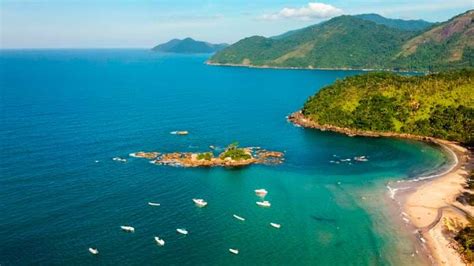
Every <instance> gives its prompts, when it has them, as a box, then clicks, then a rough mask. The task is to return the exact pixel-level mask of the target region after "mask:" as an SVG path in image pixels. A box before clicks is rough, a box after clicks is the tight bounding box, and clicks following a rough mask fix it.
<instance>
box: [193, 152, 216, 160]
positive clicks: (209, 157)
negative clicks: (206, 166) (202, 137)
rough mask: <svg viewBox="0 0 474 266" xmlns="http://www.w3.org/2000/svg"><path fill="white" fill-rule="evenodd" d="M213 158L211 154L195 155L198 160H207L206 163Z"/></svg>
mask: <svg viewBox="0 0 474 266" xmlns="http://www.w3.org/2000/svg"><path fill="white" fill-rule="evenodd" d="M213 157H214V155H213V154H212V153H211V152H204V153H199V154H198V155H197V159H198V160H207V161H210V160H211V159H212V158H213Z"/></svg>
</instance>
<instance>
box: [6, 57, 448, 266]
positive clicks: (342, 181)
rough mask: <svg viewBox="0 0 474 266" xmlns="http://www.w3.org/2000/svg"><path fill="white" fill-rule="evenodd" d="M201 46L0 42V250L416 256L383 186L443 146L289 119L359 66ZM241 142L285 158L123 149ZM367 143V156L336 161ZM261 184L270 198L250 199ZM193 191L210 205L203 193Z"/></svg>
mask: <svg viewBox="0 0 474 266" xmlns="http://www.w3.org/2000/svg"><path fill="white" fill-rule="evenodd" d="M208 56H209V55H186V56H182V55H163V54H157V53H153V52H150V51H147V50H2V51H0V145H1V151H2V152H1V155H0V156H1V157H0V265H21V264H48V265H50V264H55V265H57V264H62V265H71V264H74V265H91V264H108V265H113V264H119V265H144V264H159V265H243V264H247V265H402V264H407V263H410V264H416V263H421V262H420V260H419V258H417V256H415V257H412V256H411V255H412V254H413V253H414V246H413V243H412V242H411V241H410V237H409V234H410V232H406V233H405V232H404V231H403V230H400V229H403V228H402V227H401V226H400V225H399V223H398V222H397V221H394V217H392V216H391V215H390V213H389V211H387V203H386V202H389V199H388V197H387V190H386V187H385V186H386V184H387V182H389V181H390V180H392V181H393V180H398V179H404V178H410V177H413V176H415V175H417V174H420V173H426V172H430V171H434V170H436V169H437V168H439V167H440V166H442V165H443V164H444V163H445V162H446V156H445V154H444V153H443V152H441V151H440V150H439V149H438V148H437V147H434V146H430V145H428V144H424V143H420V142H415V141H408V140H397V139H386V138H362V137H347V136H344V135H340V134H335V133H330V132H320V131H316V130H307V129H302V128H298V127H295V126H293V125H292V124H290V123H288V122H287V121H286V119H285V116H286V115H288V114H290V113H291V112H293V111H295V110H298V109H299V108H300V107H301V106H302V105H303V103H304V102H305V100H306V99H307V97H308V96H310V95H312V94H314V93H315V92H316V91H318V90H319V89H320V88H321V87H323V86H325V85H328V84H330V83H332V82H333V81H335V80H336V79H341V78H343V77H345V76H349V75H356V74H359V72H355V71H316V70H312V71H310V70H272V69H249V68H233V67H217V66H208V65H206V64H204V62H205V61H206V59H207V58H208ZM175 130H187V131H189V132H190V134H189V135H187V136H177V135H172V134H170V132H171V131H175ZM235 141H237V142H239V143H240V146H261V147H263V148H266V149H269V150H277V151H285V157H286V160H285V163H284V164H281V165H277V166H267V165H254V166H250V167H247V168H240V169H222V168H213V169H187V168H177V167H167V166H157V165H152V164H150V163H148V162H147V161H146V160H143V159H134V158H130V157H128V154H129V153H132V152H136V151H142V150H144V151H159V152H172V151H207V150H208V149H209V148H208V147H209V145H214V146H217V147H225V146H226V145H227V144H229V143H232V142H235ZM360 155H365V156H368V158H369V161H368V162H354V161H351V162H348V161H342V162H341V161H340V160H341V159H346V158H353V157H354V156H360ZM116 156H119V157H123V158H127V160H128V161H127V163H120V162H117V161H113V160H112V158H113V157H116ZM330 161H339V163H331V162H330ZM257 188H266V189H267V190H268V191H269V194H268V196H267V198H266V199H267V200H269V201H270V202H271V203H272V206H271V208H268V209H262V208H259V207H257V205H256V204H255V202H256V201H257V200H258V198H257V197H256V196H255V194H254V192H253V190H254V189H257ZM196 197H199V198H204V199H205V200H207V201H208V203H209V205H208V206H207V207H206V208H202V209H199V208H196V207H195V206H194V204H193V202H192V200H191V199H192V198H196ZM149 201H153V202H159V203H161V206H160V207H151V206H148V205H147V202H149ZM233 214H238V215H240V216H243V217H245V218H246V221H245V222H240V221H238V220H236V219H234V218H233V217H232V215H233ZM395 220H396V219H395ZM270 222H276V223H279V224H281V228H280V229H275V228H273V227H271V226H270V225H269V223H270ZM120 225H131V226H134V227H135V229H136V231H135V233H125V232H123V231H121V230H120ZM176 228H186V229H187V230H188V231H189V235H187V236H180V235H178V234H177V233H176V231H175V230H176ZM155 235H157V236H160V237H161V238H163V239H164V240H165V241H166V244H165V246H163V247H159V246H157V245H156V243H155V242H154V239H153V237H154V236H155ZM89 247H97V248H98V250H99V252H100V253H99V255H97V256H93V255H91V254H90V253H89V252H88V248H89ZM229 248H236V249H239V251H240V253H239V255H232V254H230V253H229V251H228V249H229Z"/></svg>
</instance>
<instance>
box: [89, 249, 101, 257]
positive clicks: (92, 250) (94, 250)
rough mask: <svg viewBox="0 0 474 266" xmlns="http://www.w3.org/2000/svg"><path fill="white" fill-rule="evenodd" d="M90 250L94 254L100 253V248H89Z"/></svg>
mask: <svg viewBox="0 0 474 266" xmlns="http://www.w3.org/2000/svg"><path fill="white" fill-rule="evenodd" d="M89 252H90V253H91V254H92V255H97V254H99V250H97V249H96V248H89Z"/></svg>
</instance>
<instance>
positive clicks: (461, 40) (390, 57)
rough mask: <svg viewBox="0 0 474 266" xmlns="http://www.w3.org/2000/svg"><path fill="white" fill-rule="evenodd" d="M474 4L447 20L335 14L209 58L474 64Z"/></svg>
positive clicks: (364, 65) (310, 63) (355, 65)
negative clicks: (336, 15) (326, 19)
mask: <svg viewBox="0 0 474 266" xmlns="http://www.w3.org/2000/svg"><path fill="white" fill-rule="evenodd" d="M473 21H474V10H469V11H467V12H465V13H463V14H460V15H458V16H456V17H454V18H452V19H450V20H448V21H446V22H443V23H438V24H429V23H428V24H427V23H423V22H420V21H403V20H391V19H386V18H383V17H381V16H378V15H374V14H369V15H367V14H366V15H356V16H349V15H344V16H339V17H335V18H333V19H330V20H328V21H325V22H323V23H320V24H316V25H313V26H309V27H306V28H303V29H299V30H294V31H290V32H287V33H284V34H282V35H279V36H275V37H271V38H266V37H262V36H252V37H248V38H245V39H242V40H240V41H238V42H237V43H235V44H233V45H231V46H229V47H227V48H225V49H223V50H222V51H220V52H218V53H216V54H215V55H214V56H212V57H211V58H210V59H209V60H208V64H214V65H229V66H247V67H275V68H307V69H314V68H316V69H390V70H406V71H423V72H426V71H440V70H448V69H462V68H466V67H473V66H474V33H473V32H474V22H473Z"/></svg>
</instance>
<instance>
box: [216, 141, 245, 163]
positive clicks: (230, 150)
mask: <svg viewBox="0 0 474 266" xmlns="http://www.w3.org/2000/svg"><path fill="white" fill-rule="evenodd" d="M238 145H239V144H238V142H234V143H232V144H230V145H229V146H227V148H226V149H225V151H224V152H223V153H221V154H220V155H219V157H220V158H221V159H225V158H231V159H232V160H236V161H238V160H247V159H250V158H252V156H251V155H250V154H248V153H247V152H246V151H245V149H242V148H239V147H238Z"/></svg>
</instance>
